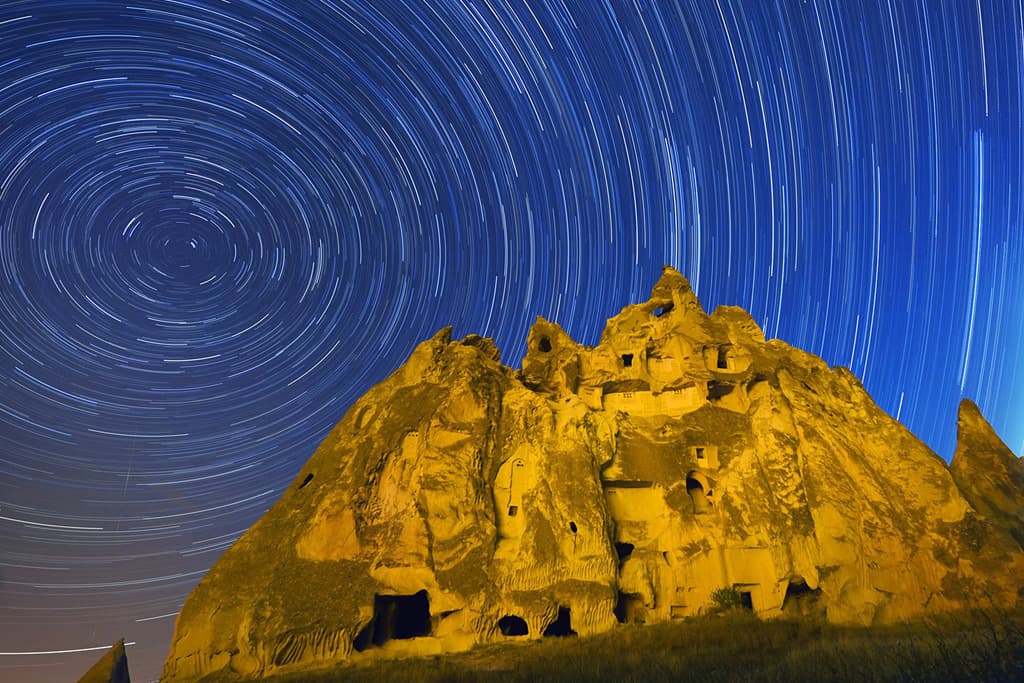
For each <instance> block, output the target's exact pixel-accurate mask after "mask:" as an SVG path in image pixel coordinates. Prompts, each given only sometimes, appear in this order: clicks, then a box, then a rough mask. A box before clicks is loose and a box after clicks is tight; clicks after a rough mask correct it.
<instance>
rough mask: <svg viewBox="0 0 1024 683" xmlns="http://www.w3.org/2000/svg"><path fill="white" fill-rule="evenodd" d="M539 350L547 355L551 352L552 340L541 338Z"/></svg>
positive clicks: (538, 345) (538, 344)
mask: <svg viewBox="0 0 1024 683" xmlns="http://www.w3.org/2000/svg"><path fill="white" fill-rule="evenodd" d="M537 349H538V350H540V351H543V352H544V353H547V352H548V351H550V350H551V340H550V339H548V338H547V337H541V338H540V341H539V342H538V343H537Z"/></svg>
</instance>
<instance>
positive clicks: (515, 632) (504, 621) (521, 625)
mask: <svg viewBox="0 0 1024 683" xmlns="http://www.w3.org/2000/svg"><path fill="white" fill-rule="evenodd" d="M498 630H500V631H501V635H503V636H526V635H529V634H530V628H529V627H528V626H527V625H526V620H525V619H523V618H522V617H517V616H516V615H514V614H509V615H508V616H504V617H502V618H501V619H498Z"/></svg>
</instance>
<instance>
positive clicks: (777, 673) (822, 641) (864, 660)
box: [268, 610, 1024, 683]
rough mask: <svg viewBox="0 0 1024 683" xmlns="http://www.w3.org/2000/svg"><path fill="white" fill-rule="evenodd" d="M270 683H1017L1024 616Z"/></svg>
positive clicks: (783, 623)
mask: <svg viewBox="0 0 1024 683" xmlns="http://www.w3.org/2000/svg"><path fill="white" fill-rule="evenodd" d="M268 680H270V681H274V682H275V683H298V682H299V681H302V682H309V683H327V682H334V681H348V682H352V683H360V682H365V683H371V682H372V683H381V682H386V681H394V682H396V683H397V682H399V681H401V682H402V683H419V682H423V683H425V682H427V681H446V682H447V681H450V682H453V683H458V682H462V681H466V682H468V681H503V682H504V681H514V682H523V683H536V682H539V681H638V682H639V681H644V682H647V681H672V680H700V681H702V683H703V682H705V681H710V682H714V681H766V682H767V681H779V682H780V683H781V682H786V683H790V682H794V681H824V680H829V681H936V682H938V681H942V682H946V681H1024V613H1021V612H1013V613H1010V612H995V611H991V610H989V611H974V612H961V613H956V614H952V615H943V616H939V617H933V618H929V619H926V620H922V621H915V622H908V623H901V624H895V625H891V626H876V627H871V628H859V627H844V626H835V625H830V624H825V623H820V622H811V621H795V620H784V619H777V620H772V621H760V620H758V619H757V618H755V617H753V616H752V615H751V614H750V613H749V612H745V611H740V610H731V611H729V612H728V613H725V614H722V615H718V616H712V617H702V618H696V619H688V620H685V621H681V622H672V623H663V624H654V625H650V626H621V627H619V628H617V629H615V630H613V631H611V632H608V633H603V634H600V635H597V636H593V637H590V638H550V639H545V640H542V641H533V642H530V643H509V644H504V643H502V644H493V645H486V646H481V647H478V648H475V649H474V650H472V651H470V652H465V653H459V654H453V655H445V656H442V657H423V658H415V659H405V660H392V661H379V660H378V661H375V662H372V663H366V664H359V663H356V664H352V665H346V666H342V667H339V668H336V669H333V670H329V671H322V672H306V673H303V674H301V675H298V674H295V675H291V676H277V677H273V678H270V679H268Z"/></svg>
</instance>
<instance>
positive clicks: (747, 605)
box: [739, 591, 754, 611]
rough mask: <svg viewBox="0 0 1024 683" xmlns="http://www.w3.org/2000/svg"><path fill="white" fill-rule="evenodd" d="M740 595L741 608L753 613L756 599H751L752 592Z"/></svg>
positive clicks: (742, 592)
mask: <svg viewBox="0 0 1024 683" xmlns="http://www.w3.org/2000/svg"><path fill="white" fill-rule="evenodd" d="M739 594H740V607H742V608H743V609H748V610H750V611H753V610H754V599H753V598H751V597H750V591H739Z"/></svg>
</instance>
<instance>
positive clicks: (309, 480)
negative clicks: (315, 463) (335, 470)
mask: <svg viewBox="0 0 1024 683" xmlns="http://www.w3.org/2000/svg"><path fill="white" fill-rule="evenodd" d="M311 481H313V473H312V472H310V473H309V474H307V475H306V478H305V479H303V480H302V483H301V484H299V488H300V489H304V488H306V484H308V483H309V482H311Z"/></svg>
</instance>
